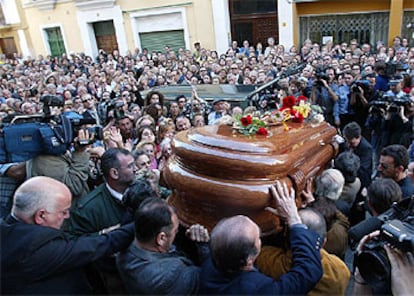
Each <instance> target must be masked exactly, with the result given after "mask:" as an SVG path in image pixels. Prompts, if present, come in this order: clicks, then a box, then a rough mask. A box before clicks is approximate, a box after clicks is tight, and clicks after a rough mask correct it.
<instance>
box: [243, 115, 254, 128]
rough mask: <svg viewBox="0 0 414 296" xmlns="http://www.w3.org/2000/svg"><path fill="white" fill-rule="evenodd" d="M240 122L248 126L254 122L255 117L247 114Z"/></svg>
mask: <svg viewBox="0 0 414 296" xmlns="http://www.w3.org/2000/svg"><path fill="white" fill-rule="evenodd" d="M240 122H241V124H242V125H243V126H248V125H249V124H252V122H253V118H252V116H251V115H247V116H246V117H242V118H241V119H240Z"/></svg>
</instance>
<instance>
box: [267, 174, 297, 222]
mask: <svg viewBox="0 0 414 296" xmlns="http://www.w3.org/2000/svg"><path fill="white" fill-rule="evenodd" d="M269 190H270V195H271V196H272V197H273V198H274V200H275V205H276V208H275V209H274V208H272V207H266V208H265V210H266V211H269V212H271V213H272V214H274V215H276V216H278V217H280V218H282V219H284V220H286V221H287V223H288V225H289V226H292V225H294V224H299V223H302V221H301V219H300V217H299V214H298V209H297V207H296V203H295V190H294V189H293V188H291V189H290V193H289V189H288V187H287V185H286V183H285V182H283V184H282V183H281V182H280V181H276V184H275V185H273V186H272V187H270V189H269Z"/></svg>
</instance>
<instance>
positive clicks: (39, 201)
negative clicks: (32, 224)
mask: <svg viewBox="0 0 414 296" xmlns="http://www.w3.org/2000/svg"><path fill="white" fill-rule="evenodd" d="M28 189H29V188H28ZM31 189H33V188H31ZM40 209H45V210H47V211H48V212H54V211H55V209H56V202H55V199H54V198H51V196H50V194H49V192H48V191H47V190H45V191H41V190H26V189H25V188H24V189H23V190H19V189H18V190H17V191H16V193H15V194H14V200H13V207H12V211H11V212H12V214H13V216H15V217H24V218H32V217H33V216H34V214H35V213H36V212H37V211H38V210H40Z"/></svg>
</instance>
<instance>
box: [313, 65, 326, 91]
mask: <svg viewBox="0 0 414 296" xmlns="http://www.w3.org/2000/svg"><path fill="white" fill-rule="evenodd" d="M315 78H316V80H315V82H314V84H315V86H316V87H318V88H321V87H323V85H324V84H323V82H322V81H321V80H325V81H326V82H328V81H329V77H328V75H327V74H326V73H325V70H324V69H323V68H318V69H316V72H315Z"/></svg>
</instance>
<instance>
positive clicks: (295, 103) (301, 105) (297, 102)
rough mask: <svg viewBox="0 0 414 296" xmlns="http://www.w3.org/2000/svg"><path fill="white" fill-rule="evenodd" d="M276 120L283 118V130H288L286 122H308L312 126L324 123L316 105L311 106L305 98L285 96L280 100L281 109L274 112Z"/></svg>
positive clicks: (319, 108)
mask: <svg viewBox="0 0 414 296" xmlns="http://www.w3.org/2000/svg"><path fill="white" fill-rule="evenodd" d="M274 113H275V115H276V117H277V118H283V119H282V123H283V125H284V127H285V130H289V127H288V126H287V124H286V122H287V121H292V122H296V123H303V122H304V121H307V122H310V123H311V125H312V126H315V125H318V124H320V123H321V122H323V121H324V117H323V115H322V109H321V107H319V106H318V105H311V104H310V103H309V102H308V99H307V98H306V97H305V96H299V97H297V98H295V97H294V96H287V97H285V98H283V100H282V107H281V108H280V109H278V110H276V111H274Z"/></svg>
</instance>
